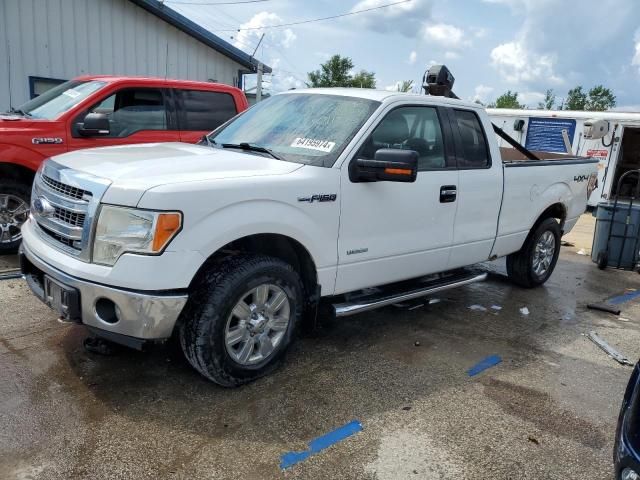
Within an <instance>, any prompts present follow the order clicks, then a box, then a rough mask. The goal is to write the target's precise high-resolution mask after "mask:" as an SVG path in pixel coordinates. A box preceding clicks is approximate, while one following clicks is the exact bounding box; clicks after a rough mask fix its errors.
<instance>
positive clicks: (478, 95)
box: [471, 84, 494, 103]
mask: <svg viewBox="0 0 640 480" xmlns="http://www.w3.org/2000/svg"><path fill="white" fill-rule="evenodd" d="M493 90H494V89H493V87H488V86H486V85H482V84H480V85H476V88H475V89H474V96H473V97H472V98H471V100H472V101H474V102H475V101H476V100H479V101H481V102H482V103H486V102H487V101H488V100H489V95H491V93H492V92H493Z"/></svg>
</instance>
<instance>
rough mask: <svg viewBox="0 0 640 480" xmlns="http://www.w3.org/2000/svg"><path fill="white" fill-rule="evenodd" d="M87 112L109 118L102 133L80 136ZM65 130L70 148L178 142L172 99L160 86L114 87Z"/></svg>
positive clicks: (178, 134)
mask: <svg viewBox="0 0 640 480" xmlns="http://www.w3.org/2000/svg"><path fill="white" fill-rule="evenodd" d="M89 113H98V114H103V115H106V117H107V118H108V121H109V131H108V132H107V133H106V134H100V135H95V136H87V135H86V134H85V135H83V132H82V126H83V122H84V118H85V116H86V115H87V114H89ZM69 129H70V136H69V139H70V141H69V148H70V149H71V150H76V149H80V148H93V147H106V146H112V145H126V144H132V143H155V142H178V141H180V133H179V131H178V129H177V122H176V119H175V115H174V109H173V99H172V97H171V96H170V94H168V91H167V90H166V89H164V88H149V87H125V88H121V89H119V90H116V91H115V92H113V93H111V94H110V95H109V96H107V97H106V98H103V99H102V100H100V101H99V102H97V103H95V104H94V105H92V106H91V107H90V108H89V109H87V110H85V111H83V112H82V113H80V114H79V115H77V116H76V117H75V118H74V119H73V120H72V121H71V124H70V125H69Z"/></svg>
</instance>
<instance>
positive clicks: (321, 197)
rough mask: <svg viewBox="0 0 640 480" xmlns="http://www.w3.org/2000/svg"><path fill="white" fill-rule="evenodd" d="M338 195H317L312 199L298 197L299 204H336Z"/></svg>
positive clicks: (312, 196)
mask: <svg viewBox="0 0 640 480" xmlns="http://www.w3.org/2000/svg"><path fill="white" fill-rule="evenodd" d="M336 198H338V195H337V194H335V193H317V194H315V195H311V196H310V197H298V201H299V202H308V203H313V202H335V201H336Z"/></svg>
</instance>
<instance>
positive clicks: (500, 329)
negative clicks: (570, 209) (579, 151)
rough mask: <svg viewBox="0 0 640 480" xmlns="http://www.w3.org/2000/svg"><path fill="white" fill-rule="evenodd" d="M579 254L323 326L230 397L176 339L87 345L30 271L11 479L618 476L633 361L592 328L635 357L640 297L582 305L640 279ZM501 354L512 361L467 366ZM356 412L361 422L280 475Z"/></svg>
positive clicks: (3, 321)
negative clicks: (511, 277)
mask: <svg viewBox="0 0 640 480" xmlns="http://www.w3.org/2000/svg"><path fill="white" fill-rule="evenodd" d="M577 250H578V249H577V248H576V247H567V248H564V249H563V252H562V255H561V259H560V261H559V263H558V267H557V268H556V271H555V273H554V275H553V276H552V278H551V280H550V281H549V282H548V283H547V284H546V285H545V286H544V287H542V288H538V289H534V290H523V289H520V288H517V287H514V286H511V285H510V284H509V283H508V282H507V281H505V279H504V278H503V277H502V276H500V272H501V271H503V268H504V267H503V264H502V263H497V264H496V265H495V266H494V268H495V270H496V271H497V272H498V273H497V274H495V275H491V277H490V279H489V280H488V281H487V282H485V283H482V284H477V285H473V286H470V287H465V288H461V289H459V290H455V291H450V292H444V293H443V294H442V295H440V296H439V297H438V298H439V300H441V301H440V302H439V303H434V304H431V305H428V304H427V305H423V306H419V304H418V305H412V307H417V308H414V309H412V310H409V309H407V308H397V307H388V308H385V309H382V310H380V311H377V312H374V313H367V314H362V315H359V316H355V317H351V318H349V319H346V320H342V321H339V322H336V323H334V324H332V325H326V326H325V327H324V328H323V329H322V330H321V331H320V332H319V333H317V334H315V335H314V336H304V337H302V338H300V339H299V341H298V342H297V343H296V344H295V346H294V347H293V348H292V350H291V352H290V355H289V356H288V358H287V361H286V363H285V365H284V366H283V368H281V369H280V370H279V371H277V372H276V373H274V374H273V375H271V376H269V377H267V378H264V379H262V380H259V381H257V382H255V383H253V384H251V385H248V386H245V387H242V388H239V389H235V390H227V389H222V388H219V387H217V386H216V385H214V384H211V383H209V382H207V381H206V380H204V379H203V378H201V377H200V376H199V375H198V374H197V373H195V372H194V371H193V370H192V369H191V368H190V367H189V366H188V365H187V363H186V361H185V360H183V359H182V357H181V355H180V353H179V351H178V350H177V348H176V347H175V345H173V344H169V345H166V346H163V347H159V348H157V349H155V350H154V351H152V352H149V353H139V352H134V351H127V350H125V351H122V352H121V353H120V354H119V355H117V356H113V357H100V356H96V355H93V354H89V353H86V352H85V351H84V349H83V348H82V340H83V338H84V337H85V332H84V330H83V329H82V328H81V327H77V326H69V325H62V324H59V323H58V322H57V321H56V319H55V318H56V317H55V315H54V314H53V313H52V312H51V311H49V310H48V309H47V308H46V307H44V306H43V305H42V304H40V303H39V301H37V300H36V299H35V298H34V297H33V296H31V294H30V293H29V292H28V289H27V287H26V285H25V284H24V282H23V281H22V280H5V281H0V371H1V372H2V381H1V382H0V478H16V479H26V478H34V479H41V478H42V479H44V478H56V479H67V478H69V479H75V478H100V479H106V478H109V479H111V478H136V479H143V478H149V479H152V478H153V479H155V478H176V479H195V478H215V479H227V478H234V479H235V478H242V479H270V478H305V479H321V478H332V479H342V478H344V479H359V478H363V479H380V480H385V479H404V478H409V479H412V478H415V479H427V480H431V479H458V480H459V479H474V480H475V479H515V478H518V479H567V478H585V479H587V478H588V479H609V478H612V448H613V440H614V432H615V422H616V416H617V413H618V408H619V406H620V401H621V399H622V395H623V392H624V388H625V386H626V382H627V379H628V377H629V375H630V373H631V368H630V367H625V366H622V365H619V364H618V363H616V362H615V361H614V360H612V359H611V358H610V357H608V356H607V355H606V354H605V353H604V352H602V351H601V350H599V349H598V348H597V346H595V345H594V344H593V343H591V342H590V341H589V340H588V339H586V337H584V335H583V334H584V333H587V332H589V331H591V330H595V331H596V332H598V334H599V335H600V336H601V337H602V338H604V339H605V340H606V341H607V342H609V343H610V344H611V345H612V346H614V347H615V348H617V349H618V350H620V351H621V352H623V353H624V354H625V355H626V356H627V357H628V358H630V359H632V360H634V361H635V359H637V358H638V357H640V329H639V325H640V308H639V306H638V305H640V304H636V303H634V302H629V303H626V304H623V305H622V308H623V312H622V314H621V317H623V318H624V319H622V320H621V319H619V318H618V317H617V316H614V315H610V314H605V313H602V312H596V311H590V310H587V309H586V304H587V303H590V302H593V301H598V300H602V299H604V298H607V297H610V296H612V295H615V294H620V293H624V292H625V290H626V289H629V288H640V276H638V274H637V273H630V272H619V271H614V270H607V271H600V270H598V269H597V268H596V267H595V265H594V264H593V263H591V261H590V259H589V257H587V256H584V255H578V254H577V253H576V251H577ZM471 305H481V306H483V307H485V308H486V309H487V310H486V311H481V310H470V309H469V308H468V307H469V306H471ZM492 305H496V306H500V307H502V309H501V310H494V309H492V308H491V306H492ZM522 307H527V308H528V310H529V312H530V313H529V314H528V315H525V314H523V313H521V311H520V309H521V308H522ZM416 345H417V346H416ZM489 355H499V356H500V357H501V358H502V363H500V364H498V365H496V366H494V367H492V368H489V369H488V370H485V371H484V372H482V373H480V374H479V375H477V376H475V377H469V376H468V374H467V370H468V369H469V368H471V367H472V366H473V365H475V364H476V363H477V362H479V361H480V360H482V359H484V358H485V357H487V356H489ZM352 420H359V421H360V422H361V423H362V427H363V430H362V431H361V432H359V433H356V434H355V435H353V436H351V437H349V438H347V439H346V440H344V441H342V442H340V443H338V444H335V445H333V446H331V447H330V448H328V449H327V450H324V451H322V452H321V453H319V454H317V455H315V456H312V457H310V458H308V459H306V460H304V461H303V462H301V463H299V464H297V465H295V466H293V467H291V468H289V469H287V470H284V471H283V470H281V469H280V468H279V464H280V457H281V455H282V454H284V453H286V452H289V451H302V450H304V449H305V448H306V445H307V443H308V442H309V441H310V440H312V439H314V438H316V437H318V436H320V435H323V434H325V433H327V432H330V431H332V430H334V429H336V428H338V427H340V426H342V425H344V424H346V423H348V422H350V421H352Z"/></svg>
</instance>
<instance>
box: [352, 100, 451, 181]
mask: <svg viewBox="0 0 640 480" xmlns="http://www.w3.org/2000/svg"><path fill="white" fill-rule="evenodd" d="M381 148H398V149H403V150H415V151H416V152H418V171H424V170H432V169H438V168H445V167H446V166H447V164H446V155H445V149H444V141H443V138H442V128H441V126H440V119H439V118H438V112H437V110H436V109H435V108H434V107H401V108H397V109H395V110H393V111H391V112H390V113H389V114H387V116H386V117H385V118H384V119H383V120H382V121H381V122H380V124H379V125H378V126H377V127H376V129H375V130H374V131H373V132H372V133H371V135H370V136H369V138H368V139H367V140H366V142H365V143H364V145H363V146H362V147H361V148H360V151H359V152H358V156H359V158H365V159H373V158H374V156H375V154H376V151H378V150H379V149H381Z"/></svg>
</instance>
